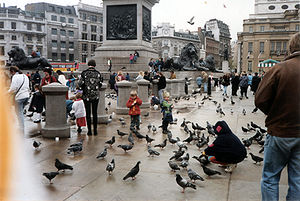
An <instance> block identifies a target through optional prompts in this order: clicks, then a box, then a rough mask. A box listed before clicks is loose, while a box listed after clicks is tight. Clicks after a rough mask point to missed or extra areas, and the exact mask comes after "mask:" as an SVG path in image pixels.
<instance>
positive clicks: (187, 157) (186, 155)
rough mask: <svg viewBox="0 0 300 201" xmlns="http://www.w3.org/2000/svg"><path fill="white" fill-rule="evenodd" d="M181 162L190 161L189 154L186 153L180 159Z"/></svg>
mask: <svg viewBox="0 0 300 201" xmlns="http://www.w3.org/2000/svg"><path fill="white" fill-rule="evenodd" d="M182 159H183V160H185V161H189V160H190V154H189V153H186V154H185V156H184V157H182Z"/></svg>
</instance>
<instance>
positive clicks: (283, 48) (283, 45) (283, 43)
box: [282, 41, 287, 51]
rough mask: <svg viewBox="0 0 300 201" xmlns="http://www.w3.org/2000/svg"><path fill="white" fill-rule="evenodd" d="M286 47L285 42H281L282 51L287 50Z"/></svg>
mask: <svg viewBox="0 0 300 201" xmlns="http://www.w3.org/2000/svg"><path fill="white" fill-rule="evenodd" d="M286 47H287V42H286V41H284V42H282V50H283V51H286V50H287V49H286Z"/></svg>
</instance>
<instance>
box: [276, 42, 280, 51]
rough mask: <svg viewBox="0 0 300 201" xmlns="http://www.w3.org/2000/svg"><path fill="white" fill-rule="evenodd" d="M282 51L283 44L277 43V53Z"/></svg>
mask: <svg viewBox="0 0 300 201" xmlns="http://www.w3.org/2000/svg"><path fill="white" fill-rule="evenodd" d="M280 51H281V42H280V41H278V42H276V53H279V52H280Z"/></svg>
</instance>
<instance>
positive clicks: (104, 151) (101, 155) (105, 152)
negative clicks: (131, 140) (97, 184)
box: [96, 147, 107, 159]
mask: <svg viewBox="0 0 300 201" xmlns="http://www.w3.org/2000/svg"><path fill="white" fill-rule="evenodd" d="M106 155H107V148H106V147H105V148H104V150H103V151H102V152H100V153H99V154H98V156H97V157H96V158H97V159H99V158H102V159H104V157H105V156H106Z"/></svg>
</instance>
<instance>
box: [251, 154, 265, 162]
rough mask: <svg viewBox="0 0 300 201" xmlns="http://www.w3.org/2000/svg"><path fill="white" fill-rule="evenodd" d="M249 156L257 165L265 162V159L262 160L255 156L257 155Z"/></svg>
mask: <svg viewBox="0 0 300 201" xmlns="http://www.w3.org/2000/svg"><path fill="white" fill-rule="evenodd" d="M249 154H250V155H251V158H252V160H254V161H255V164H256V163H260V162H262V161H263V160H264V159H263V158H261V157H259V156H255V155H254V154H252V153H249Z"/></svg>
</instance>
